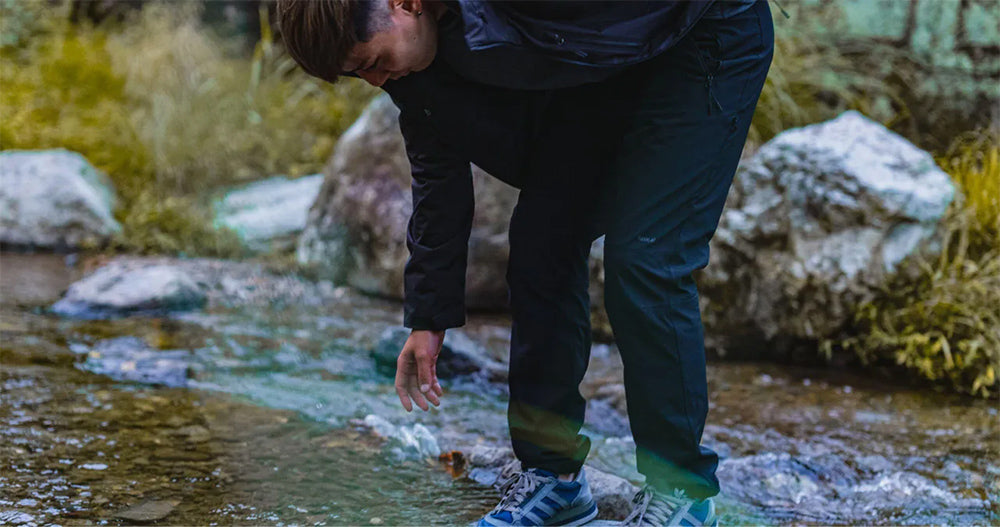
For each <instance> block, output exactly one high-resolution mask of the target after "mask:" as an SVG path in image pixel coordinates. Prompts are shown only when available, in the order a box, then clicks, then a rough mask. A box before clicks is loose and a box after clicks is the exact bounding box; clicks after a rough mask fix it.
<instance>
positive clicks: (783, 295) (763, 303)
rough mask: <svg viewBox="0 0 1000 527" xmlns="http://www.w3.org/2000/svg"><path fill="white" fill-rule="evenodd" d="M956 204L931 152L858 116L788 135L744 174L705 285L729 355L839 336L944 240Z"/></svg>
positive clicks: (711, 319) (709, 318)
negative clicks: (911, 263)
mask: <svg viewBox="0 0 1000 527" xmlns="http://www.w3.org/2000/svg"><path fill="white" fill-rule="evenodd" d="M954 195H955V188H954V186H953V184H952V182H951V180H950V178H949V176H948V175H947V174H946V173H945V172H943V171H942V170H941V169H940V168H938V166H937V165H936V164H935V163H934V159H933V158H932V157H931V156H930V155H929V154H928V153H926V152H924V151H922V150H920V149H918V148H916V147H915V146H913V145H912V144H910V143H909V142H907V141H906V140H905V139H903V138H902V137H900V136H898V135H896V134H895V133H892V132H891V131H889V130H887V129H886V128H885V127H883V126H882V125H880V124H878V123H876V122H874V121H871V120H869V119H868V118H866V117H864V116H863V115H861V114H860V113H858V112H855V111H849V112H845V113H844V114H842V115H841V116H839V117H837V118H836V119H833V120H831V121H828V122H824V123H819V124H815V125H811V126H806V127H803V128H799V129H794V130H789V131H786V132H784V133H782V134H780V135H778V136H777V137H775V138H774V139H773V140H772V141H770V142H768V143H767V144H765V145H764V146H762V147H761V148H760V150H759V151H758V152H757V153H756V155H755V156H754V157H753V158H752V159H751V160H750V161H749V162H748V163H746V164H745V165H744V166H742V167H741V168H740V170H739V171H738V173H737V176H736V179H735V182H734V185H733V188H732V190H731V192H730V195H729V201H728V202H727V208H726V211H725V213H724V214H723V217H722V220H721V223H720V226H719V230H718V232H717V234H716V236H715V238H714V240H713V244H712V253H711V254H712V258H711V260H712V261H711V263H710V265H709V266H708V267H707V269H705V271H704V272H703V273H702V274H701V275H700V276H699V283H700V285H701V288H702V292H703V298H704V299H707V300H708V302H707V304H706V306H704V307H705V309H704V312H705V321H706V325H707V326H708V328H709V333H710V334H712V335H714V336H715V337H719V341H718V342H719V344H720V346H721V347H720V348H719V349H720V350H721V351H722V353H723V354H724V353H726V352H740V351H754V352H756V351H759V350H766V349H771V350H781V349H792V347H791V346H761V343H762V342H770V343H772V344H774V343H782V342H783V343H786V344H788V343H794V342H796V341H803V340H804V341H815V340H816V339H819V338H823V337H828V336H832V335H834V334H835V333H836V332H837V330H838V329H839V328H841V327H842V326H843V325H844V323H845V322H847V321H848V320H849V319H850V318H851V316H852V314H853V311H854V309H855V307H856V306H858V305H859V303H860V302H864V301H866V300H868V299H870V298H872V296H873V294H874V292H875V291H876V290H877V289H878V287H879V286H880V285H882V284H884V283H885V280H886V278H887V277H888V276H890V275H892V274H893V273H895V272H897V271H898V269H899V267H900V264H901V262H903V261H904V260H905V259H906V258H907V257H908V256H910V255H911V254H914V253H915V252H917V251H918V250H920V249H921V248H925V249H926V248H927V247H931V246H933V244H929V243H925V242H927V241H928V240H931V239H933V236H934V234H935V232H936V231H937V227H938V224H939V221H940V219H941V217H942V215H943V214H944V213H945V210H946V209H947V207H948V205H949V204H950V203H951V201H952V199H953V197H954Z"/></svg>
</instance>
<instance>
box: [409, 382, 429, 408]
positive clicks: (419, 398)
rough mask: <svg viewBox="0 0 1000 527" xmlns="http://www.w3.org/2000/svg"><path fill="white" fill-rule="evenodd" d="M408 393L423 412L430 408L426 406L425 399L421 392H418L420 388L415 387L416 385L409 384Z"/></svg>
mask: <svg viewBox="0 0 1000 527" xmlns="http://www.w3.org/2000/svg"><path fill="white" fill-rule="evenodd" d="M409 393H410V398H411V399H413V402H415V403H417V406H419V407H420V409H421V410H423V411H425V412H426V411H427V410H430V407H429V406H427V400H426V399H424V396H423V394H421V393H420V390H418V389H417V387H416V385H414V384H410V386H409Z"/></svg>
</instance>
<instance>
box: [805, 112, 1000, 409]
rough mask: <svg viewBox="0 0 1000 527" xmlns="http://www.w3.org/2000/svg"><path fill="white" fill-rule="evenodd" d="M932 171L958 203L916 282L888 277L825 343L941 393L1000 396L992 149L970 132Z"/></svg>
mask: <svg viewBox="0 0 1000 527" xmlns="http://www.w3.org/2000/svg"><path fill="white" fill-rule="evenodd" d="M937 161H938V164H939V165H940V166H941V167H942V168H943V169H945V170H947V171H948V172H949V173H950V174H951V175H952V178H953V180H954V181H955V183H956V186H957V187H958V189H959V190H960V192H961V193H962V199H960V200H957V201H956V203H955V204H954V205H953V206H952V207H951V209H950V211H949V212H948V215H947V216H946V218H945V220H944V222H943V228H944V235H943V240H942V248H943V250H942V252H941V254H940V255H939V256H937V257H936V258H932V259H929V258H921V257H917V260H916V261H915V262H914V263H915V265H916V266H917V267H918V272H917V274H916V277H913V276H910V275H908V274H906V273H901V274H900V275H898V276H896V277H895V278H894V279H893V280H892V281H891V282H890V283H888V284H886V285H885V287H884V288H883V289H882V290H881V291H880V294H879V295H878V297H877V298H875V299H874V300H872V301H871V302H868V303H865V304H864V305H862V306H860V307H859V309H858V311H857V313H856V317H855V320H854V324H853V326H852V327H851V328H850V330H849V333H850V334H851V336H850V337H848V338H845V339H843V340H842V341H841V342H838V343H833V342H827V343H825V346H824V348H825V350H826V353H827V356H828V357H829V356H830V353H832V351H833V348H835V347H839V348H840V349H843V350H846V351H847V352H850V353H853V354H855V355H856V356H857V357H859V358H860V359H861V361H862V363H864V364H871V363H878V362H881V363H895V364H897V365H899V366H902V367H903V368H905V369H907V370H909V371H911V372H912V373H913V374H914V375H915V376H917V377H919V378H923V379H927V380H929V381H932V382H933V383H934V384H936V385H937V386H939V387H943V388H947V389H951V390H956V391H959V392H962V393H966V394H970V395H975V396H980V397H995V396H997V394H998V391H1000V384H998V373H1000V308H998V306H1000V140H998V133H997V132H996V131H995V130H994V131H990V130H977V131H974V132H969V133H967V134H963V135H961V136H959V137H958V138H956V139H955V140H954V141H953V143H952V145H951V147H950V148H949V149H948V151H947V152H946V153H945V154H944V155H942V156H940V157H939V158H938V159H937Z"/></svg>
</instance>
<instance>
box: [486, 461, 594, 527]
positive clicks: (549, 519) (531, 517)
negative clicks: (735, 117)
mask: <svg viewBox="0 0 1000 527" xmlns="http://www.w3.org/2000/svg"><path fill="white" fill-rule="evenodd" d="M500 493H501V494H503V497H502V498H501V499H500V503H499V504H498V505H497V506H496V507H495V508H494V509H493V510H492V511H490V513H489V514H487V515H486V516H483V517H482V519H480V520H479V523H476V524H475V525H477V526H478V527H494V526H500V525H583V524H584V523H587V522H589V521H590V520H592V519H594V518H595V517H596V516H597V503H595V502H594V497H593V496H592V495H591V494H590V485H588V484H587V478H586V476H585V475H584V471H583V469H581V470H580V472H578V473H577V475H576V478H575V479H573V481H560V480H559V478H558V477H557V476H556V474H554V473H552V472H549V471H547V470H542V469H538V468H532V469H528V470H526V471H524V472H518V473H516V474H514V475H513V476H511V477H510V478H509V479H507V480H506V481H505V482H504V483H503V485H502V486H501V487H500Z"/></svg>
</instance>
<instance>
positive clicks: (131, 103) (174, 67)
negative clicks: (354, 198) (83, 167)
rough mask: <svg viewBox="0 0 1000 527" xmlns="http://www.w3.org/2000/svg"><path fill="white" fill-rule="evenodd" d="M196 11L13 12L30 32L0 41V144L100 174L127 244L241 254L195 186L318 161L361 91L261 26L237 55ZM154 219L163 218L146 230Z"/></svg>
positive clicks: (301, 168) (293, 170)
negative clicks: (60, 156) (83, 16)
mask: <svg viewBox="0 0 1000 527" xmlns="http://www.w3.org/2000/svg"><path fill="white" fill-rule="evenodd" d="M8 3H9V2H8ZM11 5H14V6H15V7H17V6H19V5H21V4H11ZM11 5H7V4H0V8H2V9H3V10H2V11H0V14H7V13H8V12H11V10H12V9H13V8H12V7H11ZM197 9H198V5H197V4H195V3H182V2H179V3H173V2H171V3H164V4H151V5H149V6H147V7H146V8H145V9H143V10H142V12H140V13H137V14H136V15H137V16H136V17H135V18H134V19H133V20H130V21H128V22H127V23H125V24H122V25H121V26H120V27H117V28H91V27H87V26H77V27H73V26H70V25H69V24H68V23H66V21H65V20H66V16H65V13H64V12H60V11H59V10H55V9H48V10H40V11H37V12H34V18H31V17H22V18H26V19H30V20H32V21H33V22H32V25H31V26H30V28H27V29H23V30H19V31H21V33H22V34H24V33H30V34H31V38H7V39H3V41H4V42H8V41H9V42H10V43H9V44H8V45H5V46H2V47H0V72H2V79H0V80H2V82H3V90H0V148H3V149H11V148H19V149H44V148H56V147H61V148H67V149H69V150H73V151H76V152H79V153H81V154H83V155H84V156H85V157H86V158H87V159H88V160H90V161H91V162H92V163H93V164H94V165H95V166H97V167H98V168H100V169H101V170H103V171H105V172H107V173H108V175H109V176H110V177H111V179H112V180H113V181H114V183H115V187H116V189H117V191H118V193H119V195H120V196H121V198H122V203H123V206H122V208H121V210H119V211H118V213H117V215H118V217H119V219H120V220H121V221H122V222H123V226H124V231H123V236H122V238H121V239H120V240H118V242H117V246H119V247H122V248H125V249H130V250H138V251H144V252H163V253H174V252H177V251H179V250H180V251H183V252H186V253H194V254H205V255H218V256H237V255H239V251H236V250H235V249H234V246H233V244H232V243H231V241H232V240H231V233H227V232H218V233H216V231H214V229H212V228H211V222H210V221H208V222H207V223H204V222H205V220H206V218H209V215H208V203H207V202H206V197H207V196H208V195H210V194H211V193H212V192H213V191H214V190H215V189H218V188H221V187H223V186H225V185H229V184H234V183H239V182H243V181H248V180H253V179H258V178H262V177H265V176H268V175H273V174H288V175H292V176H295V175H302V174H307V173H315V172H319V171H320V170H321V169H322V166H323V165H324V164H325V162H326V161H327V159H328V158H329V156H330V154H331V152H332V149H333V146H334V144H335V142H336V139H337V138H338V137H339V136H340V133H341V132H342V131H343V130H344V129H346V128H347V126H349V125H350V123H351V122H353V120H354V119H355V118H356V117H357V115H358V114H360V112H361V110H362V109H363V108H364V105H365V103H366V102H367V100H368V99H369V98H370V97H371V95H372V94H373V90H370V89H367V88H366V87H363V86H361V85H360V83H351V82H345V83H340V84H338V85H337V86H331V85H329V84H323V83H320V82H319V81H316V80H314V79H312V78H311V77H308V76H306V75H305V74H304V73H302V72H300V71H298V70H296V69H295V68H294V63H293V62H292V61H291V59H290V58H288V57H287V56H286V55H284V54H283V53H282V52H281V51H280V49H279V48H278V47H276V46H275V45H274V43H273V40H272V38H271V35H270V34H269V33H267V32H266V31H267V29H268V28H267V27H266V24H265V35H264V38H263V39H262V40H261V41H260V42H259V43H258V45H257V49H256V51H255V53H254V56H253V57H243V56H240V55H239V54H238V53H237V52H235V51H234V50H233V49H231V48H232V46H231V45H230V44H229V43H227V42H226V41H224V40H223V39H221V38H219V37H217V36H215V35H214V34H213V33H212V32H210V31H208V30H206V29H205V28H204V27H202V26H201V25H200V23H199V22H198V12H197ZM4 18H5V20H7V19H9V17H4ZM39 28H41V29H39ZM4 29H5V35H6V34H7V33H8V31H7V29H8V28H7V27H6V25H5V28H4ZM10 33H11V34H13V31H11V32H10ZM147 207H151V208H148V209H147ZM152 218H159V221H165V222H171V223H170V224H169V225H167V224H164V225H160V226H156V227H155V228H154V224H153V222H152Z"/></svg>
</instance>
